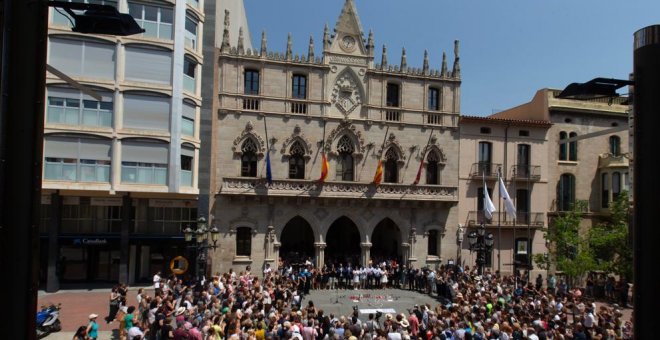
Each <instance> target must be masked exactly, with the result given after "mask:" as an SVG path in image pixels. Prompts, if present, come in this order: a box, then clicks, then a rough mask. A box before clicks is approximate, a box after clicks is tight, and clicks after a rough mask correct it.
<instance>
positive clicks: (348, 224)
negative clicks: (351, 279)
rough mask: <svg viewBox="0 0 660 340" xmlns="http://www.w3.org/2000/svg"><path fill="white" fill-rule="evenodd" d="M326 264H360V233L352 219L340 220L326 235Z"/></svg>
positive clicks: (341, 218)
mask: <svg viewBox="0 0 660 340" xmlns="http://www.w3.org/2000/svg"><path fill="white" fill-rule="evenodd" d="M325 243H326V245H327V246H326V248H325V263H326V264H328V265H330V264H338V263H343V264H346V263H348V262H350V263H352V264H353V265H359V264H360V254H361V252H360V231H359V230H358V227H357V226H356V225H355V223H353V221H351V219H350V218H348V217H345V216H342V217H340V218H338V219H337V220H336V221H335V222H334V223H332V225H331V226H330V228H329V229H328V232H327V234H326V238H325Z"/></svg>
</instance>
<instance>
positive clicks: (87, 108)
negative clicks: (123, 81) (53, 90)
mask: <svg viewBox="0 0 660 340" xmlns="http://www.w3.org/2000/svg"><path fill="white" fill-rule="evenodd" d="M74 95H76V96H78V98H61V97H54V96H49V97H48V107H47V110H46V111H47V112H46V117H47V121H48V123H54V124H67V125H84V126H103V127H112V113H113V104H112V102H111V101H100V102H99V101H96V100H86V99H84V100H82V109H81V105H80V104H81V99H80V97H81V96H80V94H74Z"/></svg>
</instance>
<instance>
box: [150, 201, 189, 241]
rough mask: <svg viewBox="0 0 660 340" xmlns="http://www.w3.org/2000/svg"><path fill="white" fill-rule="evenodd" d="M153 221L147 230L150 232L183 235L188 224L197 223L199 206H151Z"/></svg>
mask: <svg viewBox="0 0 660 340" xmlns="http://www.w3.org/2000/svg"><path fill="white" fill-rule="evenodd" d="M149 212H150V216H153V217H152V218H153V222H151V223H150V225H149V228H148V230H147V233H148V234H168V235H181V233H182V232H183V230H184V229H185V228H186V227H188V226H193V228H194V225H195V224H196V223H197V208H165V207H150V208H149Z"/></svg>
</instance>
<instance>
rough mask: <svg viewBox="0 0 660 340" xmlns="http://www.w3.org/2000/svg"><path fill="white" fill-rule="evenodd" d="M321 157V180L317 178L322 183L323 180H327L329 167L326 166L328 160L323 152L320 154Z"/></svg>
mask: <svg viewBox="0 0 660 340" xmlns="http://www.w3.org/2000/svg"><path fill="white" fill-rule="evenodd" d="M321 157H322V159H321V178H319V182H321V183H323V182H325V179H326V178H328V170H329V169H330V165H329V164H328V159H327V158H326V157H325V152H323V153H321Z"/></svg>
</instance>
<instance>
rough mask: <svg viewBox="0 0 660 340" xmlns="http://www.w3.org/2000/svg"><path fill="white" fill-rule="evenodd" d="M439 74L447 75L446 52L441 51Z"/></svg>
mask: <svg viewBox="0 0 660 340" xmlns="http://www.w3.org/2000/svg"><path fill="white" fill-rule="evenodd" d="M440 76H441V77H446V76H447V53H445V52H442V68H441V69H440Z"/></svg>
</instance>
